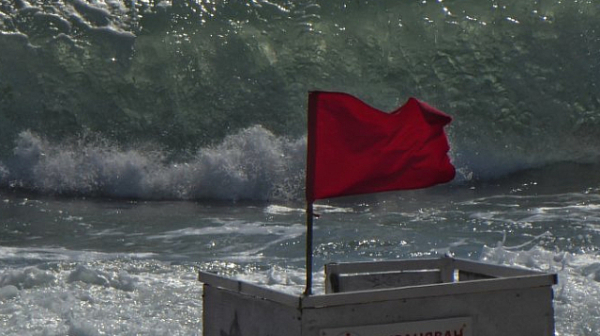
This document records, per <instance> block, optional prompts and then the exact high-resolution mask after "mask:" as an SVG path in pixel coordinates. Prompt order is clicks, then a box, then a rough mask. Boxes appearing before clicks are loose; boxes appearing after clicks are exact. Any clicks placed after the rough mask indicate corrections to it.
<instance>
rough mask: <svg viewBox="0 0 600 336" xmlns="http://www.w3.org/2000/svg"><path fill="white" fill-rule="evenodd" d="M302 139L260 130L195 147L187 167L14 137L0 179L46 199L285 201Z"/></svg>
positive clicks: (296, 175)
mask: <svg viewBox="0 0 600 336" xmlns="http://www.w3.org/2000/svg"><path fill="white" fill-rule="evenodd" d="M303 149H304V141H302V140H298V141H288V140H285V139H283V138H278V137H276V136H274V135H273V134H272V133H270V132H269V131H267V130H265V129H264V128H262V127H260V126H256V127H251V128H248V129H245V130H242V131H240V132H239V133H237V134H233V135H231V136H228V137H227V138H225V139H224V141H223V142H222V143H221V144H219V145H217V146H214V147H206V148H203V149H201V150H200V151H199V152H198V154H197V155H196V156H195V157H194V158H193V159H191V160H189V161H187V162H180V163H173V162H168V161H165V159H164V157H165V156H166V155H165V154H164V153H162V152H160V151H142V150H134V149H130V150H125V149H121V148H119V147H117V146H111V145H107V144H102V143H80V142H72V143H67V144H53V143H50V142H48V141H46V140H44V139H43V138H41V137H39V136H37V135H36V134H34V133H32V132H22V133H21V134H20V135H19V138H18V140H17V144H16V147H15V149H14V154H15V156H14V158H13V160H12V161H11V164H10V166H9V167H4V166H0V181H3V184H8V185H11V186H13V187H20V188H26V189H33V190H38V191H42V192H45V193H50V194H78V195H90V196H94V195H99V196H108V197H128V198H142V199H225V200H239V199H253V200H266V199H286V198H295V197H297V196H298V195H299V193H300V191H301V189H302V183H299V180H301V179H302V178H303V175H302V169H303V165H302V163H301V162H302V160H303V156H302V155H303Z"/></svg>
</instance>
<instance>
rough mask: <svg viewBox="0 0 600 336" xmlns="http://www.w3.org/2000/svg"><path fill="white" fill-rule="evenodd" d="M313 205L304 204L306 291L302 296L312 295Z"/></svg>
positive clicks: (310, 203) (309, 203)
mask: <svg viewBox="0 0 600 336" xmlns="http://www.w3.org/2000/svg"><path fill="white" fill-rule="evenodd" d="M313 217H314V213H313V203H312V202H308V203H307V204H306V289H305V290H304V296H310V295H312V280H313V279H312V268H313Z"/></svg>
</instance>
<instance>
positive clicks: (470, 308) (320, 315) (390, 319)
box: [302, 287, 554, 336]
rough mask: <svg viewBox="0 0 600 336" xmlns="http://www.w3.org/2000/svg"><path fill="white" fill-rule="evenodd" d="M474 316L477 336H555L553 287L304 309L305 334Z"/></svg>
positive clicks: (474, 331) (315, 334) (316, 334)
mask: <svg viewBox="0 0 600 336" xmlns="http://www.w3.org/2000/svg"><path fill="white" fill-rule="evenodd" d="M454 317H470V318H471V319H472V323H473V329H472V331H473V333H472V334H473V335H476V336H506V335H511V336H521V335H522V336H531V335H536V336H552V335H554V310H553V308H552V288H551V287H538V288H529V289H516V290H502V291H493V292H487V293H486V292H483V293H481V292H478V293H463V294H455V295H447V296H437V297H421V298H407V299H399V300H391V301H380V302H365V303H358V304H349V305H345V306H330V307H322V308H306V309H304V310H303V317H302V329H303V333H302V335H303V336H319V335H320V331H321V330H322V329H326V328H338V327H340V328H341V327H347V326H361V325H379V324H390V323H400V322H411V321H426V320H436V319H447V318H454Z"/></svg>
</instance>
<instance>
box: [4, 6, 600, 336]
mask: <svg viewBox="0 0 600 336" xmlns="http://www.w3.org/2000/svg"><path fill="white" fill-rule="evenodd" d="M599 9H600V7H598V4H596V3H595V2H593V1H568V2H564V1H558V0H556V1H522V0H513V1H500V0H496V1H492V0H485V1H479V0H478V1H475V0H462V1H458V0H452V1H450V0H444V1H441V0H438V1H429V0H423V1H392V0H390V1H384V0H380V1H364V0H363V1H327V2H326V1H293V2H292V1H250V2H243V1H204V0H202V1H178V0H174V1H128V2H121V1H85V0H64V1H62V0H59V1H34V0H30V1H28V0H19V1H13V2H3V3H1V4H0V202H1V203H0V324H1V325H2V331H3V333H4V334H7V335H40V334H41V335H65V334H70V335H131V334H141V335H194V334H200V333H201V330H202V321H201V315H202V314H201V313H202V308H201V304H202V301H201V286H200V284H199V283H197V281H196V280H195V279H196V272H197V270H199V269H200V270H211V271H215V272H218V273H221V274H226V275H229V276H233V277H238V278H241V279H245V280H248V281H252V282H256V283H260V284H263V285H265V286H272V287H274V288H277V289H280V290H284V291H288V292H295V293H299V292H301V291H302V288H303V285H304V284H303V283H304V214H303V210H302V209H303V208H304V205H303V199H302V195H303V185H304V165H305V162H304V157H305V141H306V140H305V134H306V132H305V129H306V122H305V119H306V100H307V92H308V91H309V90H335V91H344V92H348V93H351V94H354V95H356V96H357V97H359V98H361V99H363V100H365V101H366V102H368V103H369V104H372V105H373V106H375V107H377V108H380V109H383V110H388V111H389V110H393V109H394V108H396V107H397V106H399V105H401V104H402V103H404V101H406V99H407V98H408V97H409V96H415V97H418V98H419V99H422V100H424V101H426V102H428V103H430V104H431V105H433V106H435V107H437V108H439V109H440V110H442V111H444V112H446V113H448V114H450V115H451V116H453V118H454V121H453V123H452V124H451V125H450V126H449V127H448V129H447V130H448V135H449V140H450V145H451V148H452V149H451V153H450V155H451V158H452V161H453V163H454V164H455V166H456V167H457V172H458V174H457V178H456V179H455V181H453V182H451V183H449V184H447V185H443V186H438V187H435V188H432V189H428V190H420V191H410V192H407V191H402V192H392V193H385V194H378V195H370V196H362V197H354V198H345V199H336V200H329V201H323V202H320V203H319V204H318V207H317V212H318V213H320V214H321V217H320V219H319V220H318V221H317V222H316V229H315V249H314V253H315V266H316V269H315V272H316V273H315V279H316V283H317V291H319V290H322V287H319V286H322V274H321V271H322V270H321V267H322V265H323V264H324V263H326V262H330V261H363V260H380V259H397V258H419V257H432V256H438V255H443V254H452V255H455V256H458V257H464V258H469V259H475V260H484V261H487V262H491V263H498V264H505V265H514V266H516V267H525V268H529V269H535V270H542V271H552V272H556V273H558V275H559V284H558V285H557V286H556V287H555V310H556V315H555V317H556V321H557V326H556V329H557V333H556V334H557V335H569V336H575V335H577V336H579V335H597V334H598V333H600V306H599V304H598V302H597V300H596V299H595V298H597V297H598V294H599V291H600V286H599V281H600V273H599V272H600V271H599V270H600V267H599V265H600V257H599V255H598V251H599V249H600V238H599V235H598V232H600V231H599V230H598V228H599V225H600V221H599V218H600V216H599V215H598V214H599V212H598V209H599V208H598V207H599V204H600V202H599V188H600V174H598V171H599V170H598V168H599V163H600V161H599V160H598V158H599V155H598V154H599V148H600V124H599V122H600V112H599V109H598V106H599V105H600V100H599V98H598V93H597V92H598V90H597V87H596V85H597V82H598V78H599V72H598V71H597V70H598V65H599V63H600V62H599V61H600V58H599V57H598V56H599V55H600V54H599V50H600V39H599V38H600V33H599V32H600V26H599V25H600V24H599V22H600V20H598V15H599V14H598V10H599Z"/></svg>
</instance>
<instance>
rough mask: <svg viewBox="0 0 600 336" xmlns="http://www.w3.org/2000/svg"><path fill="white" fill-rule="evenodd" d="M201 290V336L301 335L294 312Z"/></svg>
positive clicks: (274, 304) (267, 302)
mask: <svg viewBox="0 0 600 336" xmlns="http://www.w3.org/2000/svg"><path fill="white" fill-rule="evenodd" d="M203 290H204V294H203V310H204V311H203V328H202V330H203V332H202V334H203V336H279V335H290V336H300V335H301V323H300V311H299V309H297V308H292V307H290V306H287V305H284V304H281V303H278V302H274V301H270V300H266V299H264V298H258V297H255V296H249V295H244V294H240V293H238V292H233V291H230V290H227V289H223V288H218V287H213V286H210V285H206V284H205V285H204V286H203Z"/></svg>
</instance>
